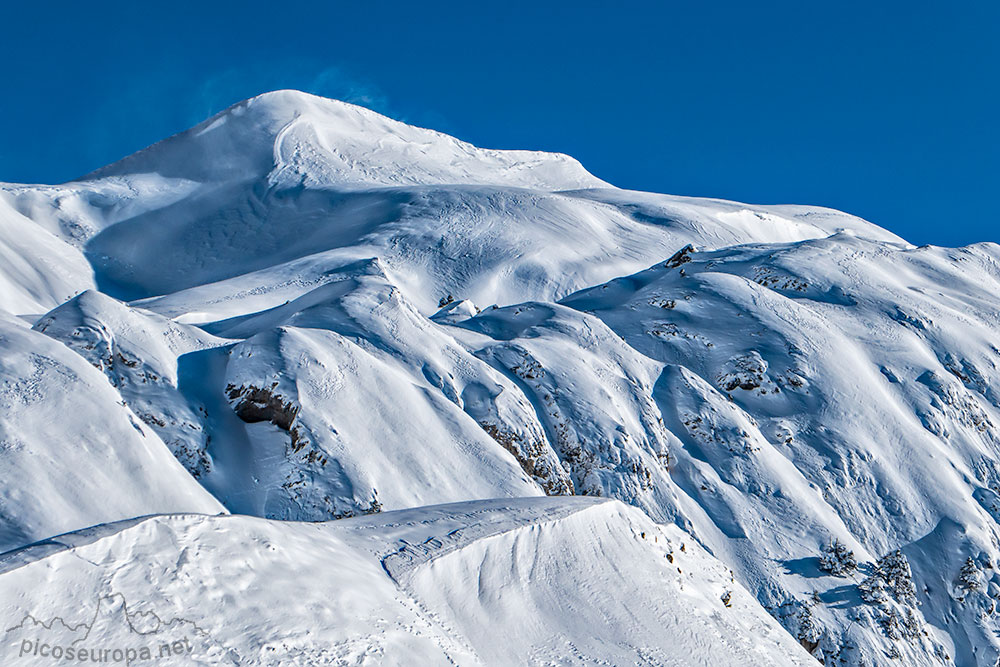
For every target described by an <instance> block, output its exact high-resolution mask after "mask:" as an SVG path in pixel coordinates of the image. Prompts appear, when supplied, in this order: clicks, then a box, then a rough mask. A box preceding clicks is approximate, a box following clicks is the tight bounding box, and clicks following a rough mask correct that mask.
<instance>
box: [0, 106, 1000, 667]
mask: <svg viewBox="0 0 1000 667" xmlns="http://www.w3.org/2000/svg"><path fill="white" fill-rule="evenodd" d="M998 294H1000V246H997V245H996V244H989V243H984V244H977V245H973V246H969V247H967V248H959V249H949V248H937V247H931V246H924V247H915V246H913V245H911V244H908V243H907V242H906V241H905V240H904V239H901V238H899V237H897V236H896V235H894V234H892V233H890V232H888V231H886V230H883V229H881V228H879V227H877V226H875V225H873V224H871V223H869V222H867V221H864V220H861V219H859V218H856V217H854V216H850V215H847V214H844V213H840V212H837V211H831V210H829V209H823V208H812V207H806V206H751V205H746V204H740V203H736V202H727V201H720V200H707V199H694V198H685V197H676V196H668V195H660V194H651V193H640V192H631V191H627V190H621V189H617V188H614V187H613V186H611V185H609V184H607V183H605V182H603V181H601V180H599V179H597V178H595V177H594V176H591V175H590V174H589V173H587V172H586V171H585V170H584V168H583V167H582V166H581V165H580V164H579V163H578V162H576V161H575V160H573V159H572V158H569V157H567V156H564V155H555V154H545V153H537V152H530V151H497V150H485V149H480V148H477V147H474V146H471V145H469V144H466V143H464V142H461V141H458V140H456V139H454V138H451V137H448V136H446V135H442V134H440V133H437V132H433V131H430V130H424V129H420V128H414V127H410V126H408V125H405V124H403V123H399V122H397V121H393V120H390V119H388V118H384V117H382V116H380V115H378V114H376V113H374V112H371V111H368V110H366V109H362V108H359V107H355V106H352V105H349V104H344V103H341V102H336V101H333V100H325V99H322V98H318V97H314V96H311V95H306V94H303V93H297V92H294V91H280V92H277V93H269V94H266V95H262V96H260V97H257V98H253V99H251V100H247V101H246V102H243V103H240V104H238V105H236V106H234V107H232V108H230V109H228V110H226V111H224V112H222V113H220V114H218V115H217V116H215V117H214V118H211V119H209V120H207V121H205V122H204V123H202V124H201V125H199V126H197V127H194V128H192V129H191V130H188V131H186V132H183V133H181V134H178V135H176V136H174V137H170V138H168V139H166V140H165V141H163V142H160V143H158V144H156V145H154V146H152V147H150V148H148V149H146V150H144V151H140V152H139V153H137V154H135V155H132V156H130V157H127V158H125V159H124V160H121V161H120V162H117V163H115V164H112V165H109V166H107V167H105V168H103V169H99V170H98V171H96V172H94V173H92V174H89V175H86V176H84V177H82V178H80V179H79V180H77V181H73V182H70V183H65V184H62V185H18V184H0V372H2V373H0V471H2V478H0V479H2V482H0V549H2V550H7V553H6V554H4V555H3V556H0V619H2V620H3V622H4V626H3V628H0V629H2V630H4V631H5V632H6V633H7V634H6V635H5V642H4V644H3V648H2V650H3V651H7V653H6V654H5V655H4V656H3V659H2V660H0V662H2V663H3V664H22V663H23V664H39V665H42V664H53V660H55V661H56V662H58V661H59V660H62V661H64V662H65V661H66V660H67V659H68V658H67V657H66V656H67V655H69V653H68V649H70V648H72V649H73V656H74V658H72V659H76V658H75V657H76V656H78V655H79V652H80V651H81V650H86V651H87V659H91V655H90V651H91V650H94V651H104V650H107V651H108V652H109V653H108V656H104V654H102V653H99V654H95V655H97V656H98V657H101V658H106V660H105V661H111V662H113V661H114V660H115V657H114V651H116V650H119V651H121V652H122V660H125V659H126V658H125V655H126V652H127V651H128V650H133V651H135V654H134V655H133V654H129V655H131V656H132V658H129V659H130V660H131V659H134V660H135V661H138V662H135V664H141V661H142V660H144V659H145V658H143V657H142V656H141V655H140V652H141V651H142V650H144V649H145V650H147V651H149V652H150V657H149V660H152V659H153V658H154V654H155V653H157V652H159V651H161V650H162V647H163V646H164V645H166V646H167V653H166V654H165V655H155V657H156V659H158V660H161V661H165V662H163V664H171V663H173V664H234V665H243V664H248V665H317V664H460V665H466V664H485V665H506V664H511V665H515V664H518V665H519V664H542V665H561V664H567V665H569V664H614V665H619V664H651V665H699V664H711V665H718V664H726V665H729V664H733V665H772V664H773V665H796V664H816V662H817V661H820V662H822V663H824V664H827V665H855V666H861V665H963V666H964V665H970V666H972V665H977V666H978V665H985V666H988V667H994V665H995V664H997V661H998V658H1000V623H998V620H1000V616H998V615H997V601H998V600H1000V523H998V522H1000V441H998V430H997V429H998V426H997V425H998V424H1000V393H998V390H997V389H996V387H998V386H1000V367H998V364H1000V347H998V346H1000V342H998V340H1000V337H998V332H1000V297H998V296H997V295H998ZM546 496H548V497H546ZM581 496H586V497H585V498H584V497H581ZM230 513H231V514H230ZM307 522H308V523H307ZM53 535H60V536H59V537H52V536H53ZM42 644H45V645H46V646H47V648H46V649H45V651H44V653H46V654H47V655H43V654H42V650H41V646H42ZM54 647H58V648H59V649H60V651H59V653H60V655H61V656H62V657H60V658H53V657H52V655H53V654H52V651H53V650H54Z"/></svg>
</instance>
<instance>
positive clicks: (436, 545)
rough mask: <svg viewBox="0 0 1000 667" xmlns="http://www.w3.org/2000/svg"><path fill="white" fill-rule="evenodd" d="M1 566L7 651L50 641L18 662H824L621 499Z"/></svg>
mask: <svg viewBox="0 0 1000 667" xmlns="http://www.w3.org/2000/svg"><path fill="white" fill-rule="evenodd" d="M235 554H239V557H238V558H234V557H233V556H234V555H235ZM0 568H2V571H3V574H2V575H0V600H2V601H3V602H0V619H2V621H3V629H4V630H5V631H6V636H5V637H4V640H5V644H10V645H11V646H12V647H14V646H16V647H17V653H18V654H20V652H21V649H22V645H24V646H27V644H22V643H23V642H29V643H31V648H30V649H29V650H28V651H27V655H24V656H21V660H20V661H18V662H17V664H20V663H21V662H23V663H24V664H39V665H44V664H50V663H49V662H48V661H47V660H46V659H45V658H43V657H40V656H35V655H33V653H34V644H35V643H37V642H45V643H49V644H53V645H62V646H71V645H73V642H74V641H76V644H75V645H76V646H77V647H82V648H84V649H86V650H88V652H89V651H90V650H91V647H97V648H100V649H103V647H109V648H112V650H113V649H114V648H117V647H122V648H123V650H124V649H127V648H133V649H135V650H137V652H138V649H140V648H142V647H151V649H152V650H151V653H152V654H154V655H155V656H156V657H157V658H159V657H160V656H159V647H160V646H161V645H162V644H163V643H171V644H172V642H174V641H184V640H187V643H188V645H190V646H191V651H190V653H188V652H187V650H185V651H184V652H182V653H181V655H180V656H173V655H172V656H171V657H172V658H173V659H172V660H166V658H167V656H164V660H163V662H162V664H178V665H190V664H199V665H200V664H205V665H216V664H221V665H325V664H358V663H371V664H398V665H413V664H428V665H429V664H461V665H480V664H482V665H497V664H506V665H515V664H580V663H585V664H595V663H599V664H635V663H646V664H663V665H688V664H690V665H712V664H715V663H716V661H717V656H720V655H725V656H726V662H727V664H732V665H747V666H756V665H808V664H810V663H813V660H812V658H811V657H810V656H809V655H808V653H806V651H805V650H804V649H803V648H802V647H801V646H799V645H798V644H797V643H796V642H795V640H794V639H792V638H791V637H790V636H789V635H788V634H787V633H785V632H784V630H783V629H782V628H781V626H780V625H778V623H777V622H776V621H775V620H774V619H773V618H771V617H770V616H768V615H767V614H766V613H765V612H764V611H763V610H761V608H760V606H759V605H757V603H756V601H755V600H754V599H753V598H752V597H751V596H750V595H749V594H748V593H747V592H746V591H745V590H743V588H742V587H741V586H739V584H736V583H734V582H733V581H732V579H731V577H730V574H729V572H728V570H726V568H724V567H722V566H721V565H720V564H719V563H717V562H715V561H714V560H713V559H712V558H711V557H710V556H708V555H707V554H705V553H704V552H703V551H702V550H701V548H700V547H698V546H697V545H696V544H695V543H694V542H693V541H692V540H691V539H690V538H689V537H688V536H687V535H685V534H684V533H683V532H681V531H680V530H678V529H677V528H676V527H674V526H658V525H656V524H654V523H653V522H651V521H650V520H649V519H648V518H646V517H645V516H643V514H642V513H641V512H639V511H638V510H635V509H632V508H628V507H626V506H624V505H622V504H620V503H618V502H615V501H607V500H596V501H595V500H592V499H582V498H563V499H555V498H533V499H511V500H507V501H502V500H494V501H477V502H469V503H461V504H458V505H444V506H434V507H424V508H419V509H414V510H403V511H398V512H386V513H383V514H379V515H369V516H366V517H358V518H354V519H342V520H340V521H335V522H330V523H320V524H304V523H290V522H277V521H265V520H262V519H256V518H252V517H243V516H226V517H207V516H199V515H161V516H154V517H148V518H144V519H138V520H134V521H126V522H122V523H120V524H110V525H106V526H101V527H98V528H93V529H89V530H83V531H80V532H77V533H71V534H69V535H63V536H60V537H56V538H53V539H51V540H47V541H45V542H42V543H40V544H37V545H34V546H31V547H28V548H26V549H22V550H20V551H17V552H14V553H11V554H8V555H7V556H6V557H5V561H4V562H2V563H0ZM623 591H628V595H622V594H621V593H622V592H623ZM724 596H725V597H726V599H727V601H728V604H727V602H724V601H723V599H722V598H723V597H724ZM56 617H58V618H59V619H60V621H58V622H56V623H55V624H53V623H52V620H53V619H54V618H56ZM46 625H50V626H52V627H51V628H49V627H46ZM70 628H75V631H74V630H70ZM185 649H186V647H185ZM10 664H14V661H11V663H10ZM158 664H159V663H158Z"/></svg>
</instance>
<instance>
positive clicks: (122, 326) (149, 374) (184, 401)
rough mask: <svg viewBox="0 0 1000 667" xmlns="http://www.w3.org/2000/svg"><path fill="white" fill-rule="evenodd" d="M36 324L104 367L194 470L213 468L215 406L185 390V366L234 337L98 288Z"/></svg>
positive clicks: (199, 473) (129, 401) (137, 411)
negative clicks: (208, 424)
mask: <svg viewBox="0 0 1000 667" xmlns="http://www.w3.org/2000/svg"><path fill="white" fill-rule="evenodd" d="M33 328H34V329H35V331H39V332H42V333H44V334H46V335H48V336H50V337H52V338H55V339H56V340H59V341H61V342H62V343H64V344H65V345H66V346H68V347H69V348H70V349H72V350H74V351H75V352H77V353H78V354H79V355H80V356H82V357H83V358H84V359H86V360H87V361H89V362H90V364H91V365H92V366H94V367H95V368H97V369H98V370H100V371H102V372H103V373H104V374H105V376H107V378H108V380H109V381H110V382H111V384H112V385H113V386H114V387H116V388H117V389H118V391H119V393H120V394H121V396H122V398H123V399H124V402H125V403H127V404H128V406H129V407H130V408H131V409H132V411H133V412H135V414H136V416H138V417H139V418H140V419H141V420H142V421H143V422H144V423H145V424H146V425H147V426H148V427H150V428H151V429H153V430H154V431H155V432H156V433H157V435H159V436H160V438H161V439H162V440H163V441H164V442H165V443H166V444H167V446H168V447H169V448H170V451H171V452H173V454H174V456H176V457H177V459H178V460H179V461H180V462H181V463H183V464H184V467H185V468H187V470H188V472H190V473H191V474H192V475H194V476H195V477H199V478H200V477H204V476H206V475H208V474H209V473H210V472H211V471H212V459H211V455H210V454H209V452H208V447H209V444H210V442H211V435H210V434H209V433H208V432H207V431H206V428H205V425H204V421H205V417H206V416H207V411H206V408H205V406H204V404H202V403H200V402H199V401H197V398H196V397H191V396H188V395H185V393H184V392H182V391H181V382H180V379H181V373H180V369H179V366H181V365H183V366H185V367H187V366H190V365H191V364H192V362H193V361H194V360H197V359H199V358H203V357H204V356H205V354H199V353H202V352H207V351H209V350H211V349H212V348H218V347H221V346H223V345H224V344H225V343H226V341H224V340H223V339H220V338H216V337H215V336H212V335H210V334H207V333H205V332H204V331H202V330H201V329H198V328H196V327H192V326H187V325H184V324H178V323H177V322H173V321H171V320H168V319H166V318H164V317H161V316H159V315H156V314H154V313H150V312H148V311H142V310H140V309H137V308H130V307H128V306H126V305H125V304H123V303H121V302H119V301H116V300H114V299H112V298H111V297H108V296H105V295H103V294H101V293H100V292H95V291H92V290H88V291H86V292H84V293H82V294H81V295H79V296H77V297H76V298H74V299H71V300H69V301H67V302H66V303H64V304H63V305H61V306H59V307H58V308H56V309H55V310H53V311H52V312H50V313H48V314H47V315H45V316H44V317H42V318H41V319H40V320H38V322H37V323H35V326H34V327H33ZM185 355H189V356H185ZM181 357H185V359H184V360H183V361H180V358H181ZM186 388H187V387H185V389H186Z"/></svg>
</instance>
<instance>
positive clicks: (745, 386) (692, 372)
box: [564, 234, 1000, 664]
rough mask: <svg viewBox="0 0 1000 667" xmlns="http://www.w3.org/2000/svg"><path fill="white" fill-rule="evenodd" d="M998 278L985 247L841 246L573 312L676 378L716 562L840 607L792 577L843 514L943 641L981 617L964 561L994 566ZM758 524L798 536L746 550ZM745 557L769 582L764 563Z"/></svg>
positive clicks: (671, 280) (835, 240)
mask: <svg viewBox="0 0 1000 667" xmlns="http://www.w3.org/2000/svg"><path fill="white" fill-rule="evenodd" d="M998 259H1000V247H998V246H996V245H993V244H984V245H980V246H972V247H969V248H965V249H960V250H950V249H941V248H931V247H924V248H912V247H910V248H906V247H900V246H889V245H886V244H883V243H877V242H873V241H871V240H865V239H861V238H857V237H855V236H852V235H846V234H841V235H837V236H834V237H830V238H828V239H821V240H815V241H807V242H802V243H797V244H786V245H756V246H743V247H738V248H732V249H725V250H719V251H714V252H694V251H690V250H689V251H685V252H682V253H679V254H678V255H677V256H675V257H674V258H672V259H671V260H670V261H668V262H666V263H664V264H662V265H658V266H656V267H653V268H651V269H649V270H647V271H645V272H642V273H639V274H636V275H634V276H630V277H628V278H622V279H619V280H616V281H612V282H611V283H608V284H606V285H602V286H599V287H596V288H592V289H589V290H585V291H583V292H581V293H579V294H576V295H573V296H571V297H569V298H568V299H566V300H565V301H564V303H565V304H566V305H569V306H572V307H574V308H579V309H583V310H586V311H588V312H592V313H594V314H595V315H596V316H597V317H600V318H601V319H602V320H604V321H605V322H607V323H608V325H609V326H611V327H612V328H613V329H614V330H615V331H617V332H618V333H619V334H621V335H622V336H623V337H624V338H625V339H626V341H628V343H629V345H631V346H632V347H633V348H634V349H636V350H638V351H640V352H642V353H644V354H645V355H648V356H649V357H652V358H654V359H658V360H660V361H663V362H666V363H668V364H677V365H678V367H677V368H678V370H673V371H670V372H665V374H664V376H663V378H662V380H661V381H660V382H659V383H658V385H657V389H656V391H655V392H654V395H655V396H656V398H657V400H658V402H659V404H660V406H661V408H662V411H663V415H664V418H665V421H666V422H667V424H668V425H669V426H670V427H671V429H672V430H673V432H674V433H675V434H676V435H677V436H678V437H679V438H680V439H681V440H682V441H683V442H684V449H683V453H680V452H679V453H678V456H679V458H681V459H683V457H685V456H686V457H688V460H687V462H686V464H684V465H681V464H679V465H678V467H677V476H676V478H677V479H678V480H683V481H682V484H683V485H684V486H685V487H686V488H687V489H688V491H689V493H690V495H691V496H692V497H694V498H695V499H696V500H697V501H698V503H699V504H700V505H701V506H702V507H703V508H704V510H705V512H706V514H707V515H708V516H709V517H711V520H712V521H711V523H712V524H713V525H714V526H715V527H717V528H718V529H719V530H720V531H721V532H722V533H723V534H724V535H725V537H726V539H725V540H718V539H716V538H713V537H712V536H711V531H709V530H704V529H702V530H700V531H699V534H700V535H701V536H702V537H703V539H705V540H706V541H708V542H709V543H712V544H714V545H717V546H715V549H716V553H723V552H724V551H725V550H728V549H731V548H732V547H731V546H727V544H726V543H731V542H732V541H733V540H742V539H746V538H749V539H750V541H751V542H752V543H753V544H754V545H755V547H756V549H757V550H763V551H764V552H765V553H768V554H770V555H771V557H772V558H774V559H775V565H776V566H777V565H779V564H781V563H783V564H784V567H786V568H787V569H788V572H789V574H790V577H788V576H775V573H772V574H770V575H762V576H763V578H766V579H769V580H771V581H774V580H782V579H786V580H789V584H788V585H789V586H794V585H795V584H794V582H793V581H791V580H794V579H799V581H800V584H799V585H802V586H809V587H810V588H812V589H815V590H818V591H819V592H820V599H821V600H823V601H824V602H826V603H827V604H830V603H832V602H833V601H834V600H835V599H839V597H840V595H841V593H839V592H838V586H837V585H834V584H832V583H831V584H828V586H829V588H828V589H827V590H826V592H825V593H824V592H823V587H822V586H821V585H820V582H818V581H808V579H809V578H810V575H809V574H808V573H807V570H806V569H804V568H803V567H802V566H801V565H795V563H799V564H802V563H804V562H805V561H803V560H801V559H802V558H805V557H806V554H807V552H808V551H809V547H808V546H807V545H808V542H809V541H810V540H813V541H818V540H825V539H828V537H827V536H822V533H823V532H826V531H829V532H828V533H827V535H828V536H836V537H838V538H840V539H847V538H845V537H844V535H843V532H842V529H839V528H836V527H835V524H832V523H830V522H829V521H823V522H822V523H821V524H820V525H822V526H823V529H822V530H817V529H818V527H819V526H817V524H816V523H815V521H814V520H812V519H806V513H807V512H810V511H813V509H814V508H821V510H822V512H824V513H827V515H829V513H830V512H831V511H832V512H833V513H835V514H836V516H837V517H839V521H842V522H843V525H844V526H846V528H847V530H848V531H849V533H850V536H851V537H853V538H854V539H856V540H857V541H858V542H859V543H860V544H861V545H863V546H864V548H865V549H866V550H867V552H868V553H870V554H871V555H873V556H878V555H881V554H884V553H886V552H888V551H890V550H893V549H897V548H902V549H903V552H904V553H905V554H906V555H907V556H908V557H909V558H910V559H911V562H912V563H913V570H914V575H915V580H916V582H917V594H916V599H918V600H919V601H920V602H921V603H922V604H923V607H922V609H923V615H924V617H925V618H926V619H927V620H928V621H929V622H930V623H931V624H933V625H934V626H936V627H938V628H942V629H947V628H949V626H952V625H953V624H954V621H953V620H952V619H953V618H955V617H961V618H969V617H970V616H973V617H975V616H977V614H978V612H970V611H969V610H968V608H967V607H966V606H965V605H967V604H968V603H967V602H964V601H961V600H964V599H965V594H963V593H962V592H961V590H960V589H958V591H959V592H957V593H956V592H955V591H956V590H957V589H956V588H955V586H956V584H955V582H956V581H958V577H959V574H960V570H961V569H962V567H963V563H964V562H965V560H966V559H967V558H970V557H971V558H972V559H974V560H976V562H977V563H981V562H989V563H990V564H991V565H990V567H992V563H994V562H995V561H996V559H997V557H1000V548H998V546H1000V532H998V525H997V522H996V517H997V510H996V503H995V502H994V499H995V498H996V497H997V496H996V489H997V488H1000V487H998V486H997V485H998V481H997V477H996V475H997V470H998V463H1000V450H998V446H997V445H998V441H997V436H996V432H995V424H996V423H997V420H998V419H1000V412H998V403H997V398H996V396H995V395H994V391H993V389H992V388H991V387H992V386H993V385H995V384H996V383H997V382H998V381H1000V377H998V366H997V362H998V355H1000V351H998V348H997V347H996V344H995V342H994V338H995V333H994V332H995V331H996V326H997V324H998V316H997V313H998V303H997V299H996V296H995V295H996V294H997V289H998V287H1000V285H998V281H1000V268H998V267H1000V264H998ZM765 454H766V457H765ZM765 459H766V460H770V461H772V462H773V463H770V464H768V467H770V469H771V471H772V472H770V473H765V469H764V468H762V467H761V464H762V463H763V462H764V461H765ZM681 463H682V464H683V463H684V461H683V460H682V461H681ZM768 480H770V481H768ZM796 489H797V490H796ZM796 494H798V495H796ZM746 512H749V514H745V513H746ZM741 515H742V518H741ZM761 522H764V523H763V525H764V526H766V525H769V524H771V522H774V523H776V524H777V525H782V526H796V530H795V532H784V531H782V532H770V534H768V533H769V531H768V530H764V531H762V532H760V533H759V534H757V535H754V534H753V532H752V531H756V530H759V526H761ZM696 523H697V522H696ZM810 524H811V525H812V526H813V528H807V526H809V525H810ZM952 526H953V527H954V528H950V527H952ZM945 535H947V537H944V536H945ZM948 540H952V541H953V542H951V543H950V544H945V543H946V542H947V541H948ZM796 543H797V544H796ZM930 545H933V546H930ZM927 549H930V551H928V550H927ZM862 553H863V552H860V551H859V556H860V555H861V554H862ZM734 557H735V558H737V559H739V560H743V561H744V563H745V564H746V565H745V567H749V568H751V569H752V570H759V568H760V567H761V563H762V561H761V559H760V558H759V553H758V554H751V553H744V554H743V555H739V554H734ZM977 567H980V568H984V567H985V566H982V565H981V564H980V565H977ZM986 571H989V568H986ZM984 581H985V580H984ZM987 588H988V587H987V586H986V585H985V583H983V585H982V586H981V588H980V591H986V589H987ZM976 604H977V605H981V603H980V602H976ZM985 604H986V608H987V609H992V603H985ZM828 609H830V608H829V607H828ZM862 609H865V608H864V607H863V608H862ZM865 610H866V611H870V610H867V609H865ZM880 613H881V612H875V613H874V615H875V616H876V617H877V618H879V620H880V622H885V619H884V618H883V617H881V616H879V614H880ZM834 615H835V616H836V615H837V614H836V612H834ZM852 620H854V619H852ZM841 623H842V624H844V625H846V619H845V620H844V621H842V622H841ZM991 627H992V621H991V620H990V616H989V614H986V615H982V616H978V619H977V620H976V621H974V622H972V625H971V627H970V626H963V627H962V630H961V631H959V632H949V634H950V641H953V642H954V654H953V655H955V657H956V659H958V660H960V664H988V663H989V661H991V660H992V659H993V658H990V657H988V656H995V655H996V653H997V649H998V645H997V643H996V638H995V634H994V633H993V631H992V630H991V629H990V628H991ZM977 654H978V655H979V656H986V657H979V658H977V657H975V656H976V655H977ZM979 660H985V661H986V662H984V663H980V662H977V661H979Z"/></svg>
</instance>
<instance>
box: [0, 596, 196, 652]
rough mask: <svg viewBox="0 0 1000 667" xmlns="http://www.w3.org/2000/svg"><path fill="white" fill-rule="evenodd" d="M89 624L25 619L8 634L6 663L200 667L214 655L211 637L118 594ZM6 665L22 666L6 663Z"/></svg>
mask: <svg viewBox="0 0 1000 667" xmlns="http://www.w3.org/2000/svg"><path fill="white" fill-rule="evenodd" d="M95 605H96V607H95V609H94V612H93V615H92V617H91V618H90V620H89V621H87V622H81V623H77V624H72V623H68V622H67V621H66V620H64V619H63V617H61V616H53V617H52V618H48V619H46V618H36V617H35V616H32V615H31V614H25V615H24V618H23V619H21V622H20V623H18V624H17V625H15V626H13V627H10V628H7V630H6V632H5V635H6V639H7V641H6V642H5V643H7V645H8V648H7V651H8V655H7V658H13V659H17V660H18V662H20V663H24V664H38V665H44V664H74V665H78V664H90V663H96V664H102V663H103V664H115V663H118V664H120V665H141V664H143V663H146V664H159V665H163V664H197V663H198V662H200V660H199V658H205V657H207V656H208V654H209V653H213V652H214V651H212V649H213V646H212V645H211V643H210V642H208V641H207V640H208V639H209V637H208V634H207V633H206V632H205V631H204V630H202V629H201V628H199V627H198V626H197V625H196V624H195V623H193V622H191V621H189V620H187V619H184V618H177V617H174V618H170V619H169V620H164V619H163V618H161V617H160V616H159V615H158V614H156V613H154V612H151V611H133V610H131V609H130V608H129V605H128V603H127V602H126V600H125V598H124V596H122V595H121V594H119V593H115V594H112V595H107V596H103V597H99V598H97V600H96V601H95ZM2 662H3V664H18V663H17V662H14V661H13V660H11V662H8V661H7V659H5V660H3V661H2Z"/></svg>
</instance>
